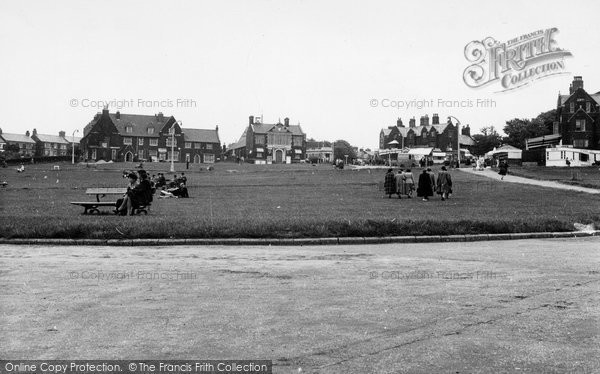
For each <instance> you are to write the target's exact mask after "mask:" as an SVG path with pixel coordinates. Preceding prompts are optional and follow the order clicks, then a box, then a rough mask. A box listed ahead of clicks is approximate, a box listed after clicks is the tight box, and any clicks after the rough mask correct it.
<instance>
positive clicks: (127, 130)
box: [125, 126, 133, 134]
mask: <svg viewBox="0 0 600 374" xmlns="http://www.w3.org/2000/svg"><path fill="white" fill-rule="evenodd" d="M125 132H126V133H128V134H131V133H132V132H133V127H131V126H125Z"/></svg>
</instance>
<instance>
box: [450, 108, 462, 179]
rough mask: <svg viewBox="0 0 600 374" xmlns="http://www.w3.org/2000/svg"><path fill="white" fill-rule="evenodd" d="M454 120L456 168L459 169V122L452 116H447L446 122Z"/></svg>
mask: <svg viewBox="0 0 600 374" xmlns="http://www.w3.org/2000/svg"><path fill="white" fill-rule="evenodd" d="M450 118H454V119H455V120H456V161H458V162H457V164H456V167H457V168H460V120H459V119H458V118H456V117H454V116H448V120H450Z"/></svg>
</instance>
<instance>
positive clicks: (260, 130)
mask: <svg viewBox="0 0 600 374" xmlns="http://www.w3.org/2000/svg"><path fill="white" fill-rule="evenodd" d="M250 126H252V131H254V133H255V134H266V133H268V132H271V131H272V130H273V129H274V128H275V127H277V126H281V129H282V130H283V129H285V130H286V131H289V132H291V133H292V135H304V132H303V131H302V128H301V127H300V125H289V126H284V125H283V124H281V123H277V124H266V123H255V124H252V125H250Z"/></svg>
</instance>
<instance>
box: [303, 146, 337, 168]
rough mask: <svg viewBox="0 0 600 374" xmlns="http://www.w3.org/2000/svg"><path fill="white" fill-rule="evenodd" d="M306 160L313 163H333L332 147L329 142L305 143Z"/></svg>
mask: <svg viewBox="0 0 600 374" xmlns="http://www.w3.org/2000/svg"><path fill="white" fill-rule="evenodd" d="M306 158H307V159H308V160H309V161H310V162H315V163H333V147H332V144H331V142H325V141H322V142H318V141H307V142H306Z"/></svg>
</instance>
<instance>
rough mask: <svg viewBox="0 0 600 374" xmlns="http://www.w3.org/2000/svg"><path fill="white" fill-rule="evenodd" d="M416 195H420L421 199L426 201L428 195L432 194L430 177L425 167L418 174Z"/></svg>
mask: <svg viewBox="0 0 600 374" xmlns="http://www.w3.org/2000/svg"><path fill="white" fill-rule="evenodd" d="M417 196H419V197H422V198H423V201H428V200H429V196H433V185H432V184H431V177H430V176H429V174H428V173H427V170H425V169H423V173H421V174H420V175H419V187H417Z"/></svg>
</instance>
